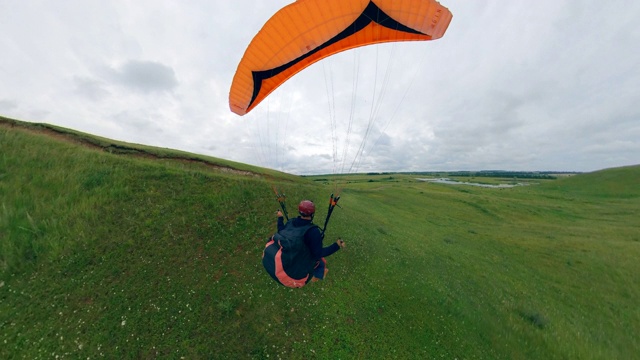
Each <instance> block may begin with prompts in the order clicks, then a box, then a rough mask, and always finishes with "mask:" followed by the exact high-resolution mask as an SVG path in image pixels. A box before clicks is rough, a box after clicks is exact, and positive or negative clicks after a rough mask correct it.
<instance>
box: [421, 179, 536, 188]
mask: <svg viewBox="0 0 640 360" xmlns="http://www.w3.org/2000/svg"><path fill="white" fill-rule="evenodd" d="M416 180H418V181H425V182H432V183H438V184H449V185H471V186H479V187H485V188H512V187H515V186H526V185H529V184H527V183H517V184H515V185H513V184H499V185H491V184H480V183H472V182H461V181H455V180H451V179H448V178H438V179H420V178H418V179H416Z"/></svg>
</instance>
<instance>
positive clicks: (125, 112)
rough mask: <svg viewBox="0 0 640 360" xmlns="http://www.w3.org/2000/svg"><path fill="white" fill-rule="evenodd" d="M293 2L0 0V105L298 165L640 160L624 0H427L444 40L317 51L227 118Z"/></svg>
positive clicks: (307, 169) (634, 6)
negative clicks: (436, 6)
mask: <svg viewBox="0 0 640 360" xmlns="http://www.w3.org/2000/svg"><path fill="white" fill-rule="evenodd" d="M290 2H291V1H279V0H269V1H266V0H254V1H249V0H233V1H230V0H213V1H212V0H203V1H200V0H190V1H178V0H176V1H168V0H167V1H157V0H136V1H116V0H112V1H102V0H74V1H71V0H56V1H49V0H42V1H35V0H20V1H19V0H0V52H1V54H0V114H1V115H4V116H7V117H12V118H16V119H19V120H25V121H34V122H44V123H49V124H55V125H59V126H63V127H67V128H71V129H75V130H79V131H83V132H88V133H91V134H96V135H100V136H104V137H108V138H112V139H116V140H120V141H126V142H132V143H139V144H146V145H153V146H159V147H166V148H173V149H180V150H185V151H189V152H194V153H199V154H205V155H210V156H215V157H220V158H224V159H229V160H234V161H239V162H243V163H249V164H254V165H258V166H264V167H270V168H276V169H279V170H283V171H287V172H290V173H295V174H317V173H333V172H347V171H352V172H353V171H360V172H364V171H414V170H425V171H430V170H483V169H503V170H556V171H561V170H571V171H592V170H598V169H603V168H609V167H616V166H623V165H632V164H639V163H640V105H639V103H640V21H639V19H640V2H638V1H632V0H608V1H595V0H541V1H535V2H532V1H526V2H525V1H493V0H486V1H464V2H463V1H453V0H450V1H449V0H442V1H441V4H443V5H444V6H446V7H448V8H449V9H450V10H451V12H452V13H453V20H452V22H451V24H450V26H449V29H448V30H447V33H446V34H445V35H444V37H443V38H442V39H439V40H436V41H428V42H410V43H402V44H385V45H378V46H375V45H374V46H369V47H366V48H360V49H357V50H352V51H348V52H344V53H341V54H339V55H337V56H333V57H331V58H329V59H325V60H323V61H320V62H318V63H317V64H315V65H313V66H311V67H309V68H307V69H305V70H303V71H302V72H301V73H299V74H298V75H296V76H294V77H293V78H292V79H290V81H288V82H287V83H286V84H285V85H283V86H282V87H280V88H279V89H278V90H277V91H275V92H274V93H272V94H271V95H270V96H269V97H268V98H267V100H265V101H263V102H262V103H261V104H260V105H258V107H257V108H256V109H255V110H253V111H252V112H251V113H249V114H247V115H245V116H243V117H240V116H237V115H235V114H234V113H232V112H231V111H230V110H229V106H228V93H229V88H230V85H231V80H232V78H233V75H234V73H235V70H236V67H237V65H238V62H239V61H240V59H241V57H242V55H243V53H244V51H245V49H246V47H247V45H248V44H249V42H250V41H251V39H252V38H253V36H254V35H255V34H256V33H257V31H258V30H259V29H260V28H261V27H262V25H263V24H264V23H265V22H266V21H267V20H268V19H269V18H270V17H271V16H272V15H273V14H274V13H275V12H276V11H277V10H278V9H279V8H281V7H283V6H285V5H287V4H288V3H290ZM354 84H356V85H357V90H356V91H354ZM332 119H333V121H332ZM349 119H353V122H352V127H351V129H350V130H349V127H348V124H349ZM332 124H334V125H332ZM367 127H369V132H368V134H369V135H368V137H367V138H366V142H365V143H364V145H365V147H364V152H363V153H362V155H361V156H360V157H356V153H357V149H358V147H359V146H360V144H361V141H362V138H363V136H364V135H365V134H367ZM0 141H1V139H0ZM354 160H355V162H354Z"/></svg>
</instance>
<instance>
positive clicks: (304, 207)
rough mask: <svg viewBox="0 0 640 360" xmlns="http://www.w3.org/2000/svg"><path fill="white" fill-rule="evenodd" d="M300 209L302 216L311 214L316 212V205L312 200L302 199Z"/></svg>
mask: <svg viewBox="0 0 640 360" xmlns="http://www.w3.org/2000/svg"><path fill="white" fill-rule="evenodd" d="M298 211H299V212H300V215H302V216H311V215H313V214H314V213H315V212H316V206H315V205H314V204H313V202H311V201H310V200H302V201H301V202H300V205H298Z"/></svg>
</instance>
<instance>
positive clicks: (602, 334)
mask: <svg viewBox="0 0 640 360" xmlns="http://www.w3.org/2000/svg"><path fill="white" fill-rule="evenodd" d="M638 178H640V167H638V166H635V167H625V168H619V169H609V170H603V171H599V172H594V173H590V174H583V175H577V176H573V177H570V178H563V179H558V180H552V181H541V182H540V184H538V185H533V186H527V187H518V188H512V189H501V190H498V189H486V188H474V187H461V186H456V187H451V186H448V185H444V184H430V183H423V182H417V181H415V180H414V179H412V178H411V177H410V176H404V177H398V178H397V180H398V181H394V182H388V183H380V182H366V181H364V182H363V181H359V182H354V183H349V182H348V181H343V182H341V183H340V184H338V185H340V186H342V187H343V190H342V200H341V205H342V209H336V212H335V214H334V218H333V219H332V223H331V224H330V226H329V231H328V239H330V240H333V239H334V238H336V237H338V236H341V237H343V238H344V239H345V240H346V241H347V249H345V250H343V251H340V252H338V253H337V254H335V255H334V256H332V257H330V258H328V263H329V266H328V267H329V269H330V272H329V275H328V277H327V279H326V280H325V281H324V282H319V283H314V284H311V285H308V286H306V287H304V288H302V289H297V290H292V289H287V288H284V287H281V286H278V285H276V284H275V283H274V282H273V281H272V280H271V279H270V278H269V277H268V276H267V275H266V274H265V272H264V270H263V268H262V265H261V263H260V257H261V254H262V249H263V243H264V240H265V239H266V238H267V237H268V236H269V235H270V234H271V233H272V232H273V231H274V227H275V226H274V220H275V219H274V215H273V213H274V211H275V210H276V208H277V203H276V202H275V201H274V200H273V192H272V189H271V186H272V185H276V186H278V187H279V188H280V189H281V190H284V191H285V192H286V193H287V195H288V199H289V203H290V204H296V203H297V201H298V200H299V199H301V198H310V199H313V200H315V201H316V203H317V204H318V205H319V216H320V217H321V218H322V217H323V213H324V212H325V211H326V207H325V206H326V205H325V200H328V195H329V194H330V193H331V190H332V188H333V186H334V185H335V184H331V185H329V186H327V185H323V184H321V183H320V182H314V181H311V180H310V179H307V178H298V177H294V176H290V175H286V174H281V173H277V172H272V171H268V170H265V169H260V168H255V167H250V166H248V165H243V164H237V163H231V162H227V161H224V160H220V159H214V158H209V157H203V156H199V155H193V154H187V153H183V152H176V151H173V150H169V149H157V148H150V147H142V146H138V145H134V144H126V143H119V142H115V141H112V140H109V139H103V138H98V137H94V136H91V135H89V134H82V133H78V132H74V131H71V130H68V129H61V128H57V127H52V126H49V125H44V124H25V123H21V122H16V121H14V120H10V119H0V344H2V346H1V347H0V358H3V359H5V358H6V359H13V358H30V359H37V358H55V357H56V356H58V357H60V358H96V357H106V358H181V357H185V358H207V359H209V358H221V359H224V358H250V359H251V358H256V359H266V358H269V359H274V358H286V359H291V358H293V359H309V358H318V359H325V358H332V359H337V358H342V359H351V358H366V359H369V358H402V359H404V358H480V359H500V358H503V359H518V358H523V359H524V358H526V359H566V358H572V359H573V358H576V359H577V358H579V359H612V358H624V359H627V358H633V357H634V356H637V355H635V354H638V353H640V340H638V338H637V336H636V335H635V334H637V333H640V307H639V306H638V300H637V299H639V298H640V283H639V282H638V275H637V274H639V273H640V262H638V261H637V259H638V258H640V233H639V232H638V229H639V228H640V216H638V215H640V193H639V190H638V187H637V186H636V185H635V184H636V182H637V179H638ZM290 207H292V208H293V206H291V205H290Z"/></svg>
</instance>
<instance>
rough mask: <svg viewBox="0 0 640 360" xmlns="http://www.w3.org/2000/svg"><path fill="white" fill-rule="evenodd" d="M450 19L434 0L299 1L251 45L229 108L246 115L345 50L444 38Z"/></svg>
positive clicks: (268, 24)
mask: <svg viewBox="0 0 640 360" xmlns="http://www.w3.org/2000/svg"><path fill="white" fill-rule="evenodd" d="M451 18H452V15H451V12H450V11H449V10H448V9H447V8H446V7H444V6H442V5H440V4H439V3H438V2H437V1H435V0H297V1H296V2H294V3H292V4H289V5H287V6H285V7H284V8H282V9H281V10H279V11H278V12H277V13H276V14H275V15H273V16H272V17H271V18H270V19H269V20H268V21H267V22H266V23H265V24H264V26H263V27H262V29H261V30H260V31H259V32H258V34H256V36H255V37H254V38H253V40H252V41H251V43H250V44H249V46H248V47H247V50H246V51H245V53H244V56H243V57H242V60H241V61H240V63H239V64H238V69H237V71H236V73H235V75H234V77H233V82H232V85H231V90H230V92H229V107H230V108H231V111H233V112H234V113H236V114H238V115H244V114H246V113H248V112H250V111H251V110H252V109H253V108H254V107H256V106H257V105H258V104H259V103H260V102H261V101H262V100H264V98H265V97H267V96H268V95H269V94H270V93H271V92H272V91H274V90H275V89H276V88H277V87H278V86H280V85H281V84H282V83H284V82H285V81H287V79H289V78H290V77H292V76H293V75H295V74H296V73H298V72H299V71H301V70H302V69H304V68H306V67H308V66H309V65H311V64H313V63H315V62H317V61H319V60H321V59H323V58H325V57H328V56H331V55H333V54H336V53H338V52H341V51H345V50H348V49H352V48H356V47H360V46H365V45H370V44H376V43H383V42H393V41H419V40H422V41H425V40H434V39H438V38H441V37H442V36H443V35H444V33H445V31H446V30H447V27H448V26H449V23H450V22H451Z"/></svg>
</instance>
